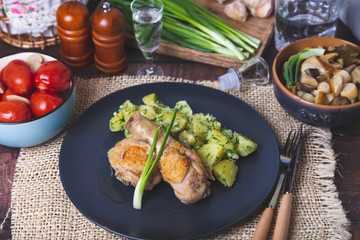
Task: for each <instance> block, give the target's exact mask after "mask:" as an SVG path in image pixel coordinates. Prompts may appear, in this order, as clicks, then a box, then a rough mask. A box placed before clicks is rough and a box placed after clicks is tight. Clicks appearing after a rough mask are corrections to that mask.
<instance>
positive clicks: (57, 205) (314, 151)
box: [11, 76, 351, 240]
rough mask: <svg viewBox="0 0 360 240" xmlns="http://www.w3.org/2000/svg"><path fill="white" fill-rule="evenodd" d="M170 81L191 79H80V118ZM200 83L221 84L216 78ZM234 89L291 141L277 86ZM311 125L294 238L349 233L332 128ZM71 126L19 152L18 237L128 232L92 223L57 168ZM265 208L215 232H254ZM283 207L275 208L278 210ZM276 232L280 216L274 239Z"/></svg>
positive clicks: (14, 223) (14, 225) (229, 235)
mask: <svg viewBox="0 0 360 240" xmlns="http://www.w3.org/2000/svg"><path fill="white" fill-rule="evenodd" d="M164 81H167V82H169V81H176V82H190V83H192V81H188V80H184V79H174V78H169V77H132V76H117V77H104V78H94V79H76V82H77V102H76V106H75V112H74V117H73V119H75V118H76V117H78V116H79V114H80V113H81V112H82V111H83V110H85V109H86V108H87V107H89V106H90V105H91V104H92V103H94V102H95V101H96V100H98V99H100V98H102V97H104V96H106V95H108V94H109V93H111V92H114V91H117V90H119V89H123V88H126V87H129V86H133V85H138V84H144V83H150V82H164ZM195 83H196V84H201V85H205V86H209V87H214V88H219V86H218V84H217V82H211V81H198V82H195ZM228 92H229V93H230V94H233V95H235V96H236V97H238V98H240V99H242V100H243V101H245V102H246V103H248V104H249V105H250V106H252V107H253V108H254V109H256V110H257V111H258V112H259V113H260V114H261V115H262V116H263V117H264V118H265V120H266V121H267V122H268V123H269V125H270V126H271V128H272V130H273V131H274V133H275V136H276V138H277V140H278V143H279V145H280V146H282V145H283V144H284V141H285V137H286V135H287V133H288V131H289V130H290V129H292V128H297V127H298V126H299V125H300V123H299V122H298V121H296V120H295V119H293V118H292V117H291V116H289V115H288V114H287V113H286V112H285V111H284V110H283V109H282V108H281V106H280V105H279V104H278V102H277V101H276V99H275V96H274V94H273V90H272V86H271V85H269V86H265V87H264V86H263V87H246V88H245V90H244V91H243V92H240V93H239V92H235V91H232V90H230V91H228ZM119 104H120V103H119ZM305 128H306V129H305V130H306V132H307V137H306V140H305V144H304V149H303V151H302V155H301V159H300V163H299V166H298V170H297V174H296V179H295V185H294V189H293V205H292V206H293V207H292V212H291V225H290V232H289V235H290V239H350V238H351V234H350V232H349V231H348V229H349V226H350V223H349V221H348V219H347V218H346V214H345V211H344V209H343V207H342V204H341V201H340V200H339V196H338V192H337V190H336V187H335V185H334V181H333V180H334V171H335V167H336V158H335V154H334V151H333V150H332V144H331V137H332V135H331V132H330V130H328V129H321V128H316V127H311V126H305ZM65 132H66V129H65V130H64V131H63V132H62V133H60V134H59V135H58V136H56V137H55V138H54V139H52V140H50V141H48V142H47V143H45V144H42V145H39V146H36V147H31V148H23V149H21V151H20V155H19V158H18V162H17V165H16V170H15V176H14V182H13V189H12V195H11V211H12V219H11V229H12V236H13V239H21V240H24V239H124V238H123V237H120V236H118V235H115V234H113V233H110V232H108V231H106V230H104V229H102V228H101V227H98V226H97V225H95V224H94V223H92V222H91V221H90V220H88V219H87V218H85V217H84V216H83V215H82V214H81V213H80V212H79V211H78V210H77V209H76V208H75V206H74V205H73V204H72V203H71V202H70V200H69V199H68V197H67V195H66V193H65V191H64V189H63V187H62V184H61V181H60V176H59V170H58V162H59V151H60V146H61V143H62V140H63V137H64V135H65ZM265 207H266V204H264V205H263V206H262V207H260V208H259V209H258V210H257V211H256V212H255V213H253V214H251V215H250V216H249V217H248V218H246V219H245V220H244V221H242V222H240V223H238V224H236V225H235V226H233V227H231V228H229V229H226V230H224V231H222V232H219V233H217V234H215V235H213V236H210V237H209V238H208V239H251V237H252V235H253V233H254V230H255V228H256V226H257V223H258V222H259V219H260V216H261V214H262V212H263V210H264V208H265ZM277 211H278V209H275V216H276V214H277ZM273 222H274V221H273ZM273 231H274V223H273V224H272V226H271V230H270V233H269V238H270V237H271V236H272V235H273Z"/></svg>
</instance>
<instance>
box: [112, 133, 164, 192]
mask: <svg viewBox="0 0 360 240" xmlns="http://www.w3.org/2000/svg"><path fill="white" fill-rule="evenodd" d="M150 148H151V146H150V145H149V144H148V143H147V142H144V141H140V140H138V139H134V138H131V137H130V138H125V139H123V140H122V141H120V142H118V143H117V144H116V145H115V146H114V147H113V148H111V149H110V150H109V151H108V158H109V162H110V164H111V166H112V168H113V169H114V170H115V176H116V178H117V179H119V180H120V181H121V182H122V183H124V184H125V185H127V186H128V185H130V184H131V185H133V186H134V187H135V186H136V184H137V182H138V181H139V179H140V176H141V173H142V171H143V169H144V167H145V164H146V162H147V159H148V156H149V152H150ZM161 180H162V177H161V173H160V170H159V168H158V167H155V168H154V171H153V172H152V174H151V176H150V178H149V180H148V182H147V183H146V186H145V190H151V189H153V187H154V186H155V185H156V184H158V183H160V182H161Z"/></svg>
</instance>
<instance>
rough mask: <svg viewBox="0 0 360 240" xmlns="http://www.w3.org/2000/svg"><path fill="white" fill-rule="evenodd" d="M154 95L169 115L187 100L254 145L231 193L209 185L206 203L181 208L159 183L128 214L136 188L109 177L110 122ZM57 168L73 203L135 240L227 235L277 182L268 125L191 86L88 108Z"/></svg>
mask: <svg viewBox="0 0 360 240" xmlns="http://www.w3.org/2000/svg"><path fill="white" fill-rule="evenodd" d="M152 92H156V93H157V94H158V96H159V98H160V99H161V100H162V101H163V102H164V103H166V104H167V105H169V106H171V107H173V106H174V104H175V102H177V101H179V100H186V101H187V102H188V103H189V104H190V106H191V107H192V108H193V111H194V112H203V113H210V114H212V115H214V116H216V118H217V119H218V120H219V121H220V122H221V123H222V124H223V125H226V126H227V127H228V128H230V129H232V130H234V131H238V132H239V133H243V134H244V135H246V136H249V137H250V138H251V139H253V140H254V141H255V142H257V143H258V145H259V147H258V149H257V151H256V152H255V153H254V154H252V155H250V156H248V157H246V158H243V159H240V160H238V165H239V172H238V175H237V180H236V182H235V184H234V186H233V187H232V188H226V187H224V186H222V185H221V184H220V183H218V182H213V183H212V186H211V195H210V197H208V198H207V199H204V200H202V201H200V202H198V203H195V204H192V205H184V204H182V203H181V202H180V201H179V200H178V199H177V198H176V197H175V196H174V193H173V191H172V189H171V187H170V185H168V184H167V183H161V184H160V185H158V186H157V187H156V188H155V189H154V190H153V191H151V192H145V193H144V196H143V208H142V210H140V211H139V210H135V209H133V207H132V195H133V192H134V188H133V187H126V186H124V185H123V184H122V183H120V182H119V181H118V180H116V179H115V178H114V177H111V175H110V173H111V171H110V164H109V163H108V159H107V151H108V150H109V149H110V148H111V147H113V146H114V145H115V143H116V142H117V141H119V140H121V139H122V138H123V137H124V136H123V135H122V134H119V133H112V132H110V130H109V127H108V122H109V119H110V118H111V117H112V114H113V112H114V111H116V110H117V109H118V107H119V105H120V104H122V103H123V102H124V101H125V100H127V99H131V100H132V101H133V102H134V103H136V104H141V103H142V102H141V98H142V97H143V96H145V95H147V94H149V93H152ZM59 168H60V176H61V181H62V184H63V186H64V189H65V191H66V193H67V195H68V196H69V198H70V200H71V201H72V202H73V204H74V205H75V206H76V207H77V208H78V210H79V211H80V212H81V213H82V214H84V215H85V217H87V218H88V219H90V220H91V221H93V222H94V223H96V224H97V225H99V226H101V227H103V228H105V229H107V230H109V231H111V232H114V233H117V234H120V235H122V236H126V237H130V238H134V239H192V238H199V237H204V236H207V235H210V234H213V233H215V232H218V231H221V230H223V229H226V228H228V227H229V226H231V225H233V224H235V223H237V222H239V221H241V220H242V219H244V218H246V217H247V216H248V215H249V214H251V213H252V212H253V211H255V210H256V209H257V208H258V207H259V206H260V205H261V204H262V202H263V201H264V200H265V199H266V198H267V196H268V195H269V193H270V192H271V190H272V188H273V186H274V184H275V181H276V179H277V174H278V169H279V151H278V145H277V142H276V139H275V136H274V134H273V132H272V130H271V128H270V127H269V125H268V124H267V123H266V121H265V120H264V119H263V118H262V117H261V116H260V115H259V114H258V113H257V112H256V111H255V110H254V109H253V108H251V107H250V106H249V105H247V104H246V103H244V102H243V101H241V100H239V99H237V98H236V97H234V96H231V95H229V94H227V93H224V92H221V91H218V90H215V89H212V88H208V87H203V86H199V85H195V84H184V83H153V84H144V85H140V86H134V87H129V88H126V89H123V90H120V91H117V92H115V93H112V94H110V95H108V96H106V97H104V98H102V99H100V100H99V101H97V102H96V103H94V104H93V105H92V106H91V107H89V108H88V109H87V110H86V111H85V112H84V113H83V114H82V115H81V116H80V117H79V118H78V119H77V120H76V121H75V122H74V123H73V125H72V126H71V127H70V129H69V131H68V132H67V134H66V136H65V138H64V141H63V144H62V147H61V152H60V162H59Z"/></svg>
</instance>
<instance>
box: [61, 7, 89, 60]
mask: <svg viewBox="0 0 360 240" xmlns="http://www.w3.org/2000/svg"><path fill="white" fill-rule="evenodd" d="M56 21H57V30H58V34H59V37H60V41H61V48H60V56H61V58H62V59H63V61H64V62H65V63H66V64H68V65H69V66H71V67H84V66H86V65H88V64H89V63H90V62H91V60H92V54H93V46H92V43H91V31H90V22H89V11H88V9H87V7H86V6H85V5H84V4H82V3H80V2H75V1H70V2H65V3H63V4H62V5H60V6H59V8H58V10H57V11H56Z"/></svg>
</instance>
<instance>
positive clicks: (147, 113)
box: [138, 105, 157, 120]
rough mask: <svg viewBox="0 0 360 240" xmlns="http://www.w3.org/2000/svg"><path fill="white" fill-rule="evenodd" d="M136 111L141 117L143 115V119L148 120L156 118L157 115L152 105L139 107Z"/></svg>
mask: <svg viewBox="0 0 360 240" xmlns="http://www.w3.org/2000/svg"><path fill="white" fill-rule="evenodd" d="M138 110H139V112H140V113H141V115H143V116H144V117H146V118H148V119H150V120H154V119H155V118H156V115H157V113H156V109H155V107H154V106H152V105H140V106H139V108H138Z"/></svg>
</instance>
